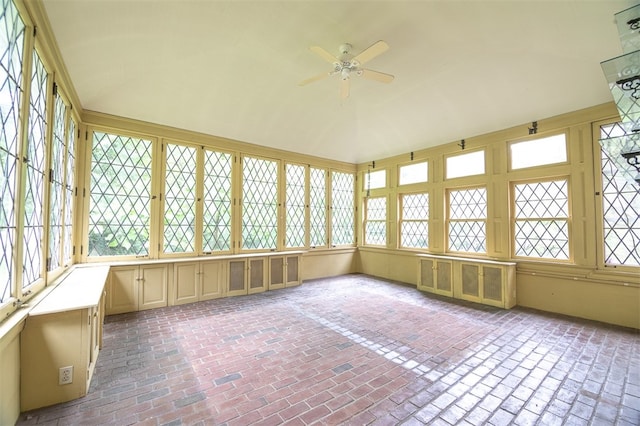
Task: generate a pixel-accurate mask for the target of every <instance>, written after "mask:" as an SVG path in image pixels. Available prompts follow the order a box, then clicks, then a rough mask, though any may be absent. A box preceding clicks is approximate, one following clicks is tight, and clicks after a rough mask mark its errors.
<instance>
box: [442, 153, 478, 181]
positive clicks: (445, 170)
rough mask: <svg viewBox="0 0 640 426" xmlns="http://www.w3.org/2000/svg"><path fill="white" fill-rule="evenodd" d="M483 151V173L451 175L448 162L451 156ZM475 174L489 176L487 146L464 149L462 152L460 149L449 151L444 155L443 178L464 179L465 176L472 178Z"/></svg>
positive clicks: (448, 179) (450, 179)
mask: <svg viewBox="0 0 640 426" xmlns="http://www.w3.org/2000/svg"><path fill="white" fill-rule="evenodd" d="M480 152H481V153H482V173H472V174H466V175H457V176H452V177H450V176H449V164H448V160H449V159H450V158H456V157H463V156H465V155H473V154H477V153H480ZM475 176H487V148H486V147H482V148H478V149H473V150H468V151H467V150H464V151H462V152H460V151H458V152H455V153H449V154H446V155H445V156H444V160H443V178H444V180H445V181H452V180H455V179H464V178H472V177H475Z"/></svg>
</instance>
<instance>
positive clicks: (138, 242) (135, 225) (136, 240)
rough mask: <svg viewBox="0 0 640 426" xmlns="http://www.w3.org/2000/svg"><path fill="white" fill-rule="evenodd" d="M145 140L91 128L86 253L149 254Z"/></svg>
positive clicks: (148, 163) (148, 167) (148, 150)
mask: <svg viewBox="0 0 640 426" xmlns="http://www.w3.org/2000/svg"><path fill="white" fill-rule="evenodd" d="M151 149H152V143H151V141H149V140H146V139H141V138H134V137H129V136H120V135H114V134H109V133H103V132H98V131H96V132H94V133H93V145H92V148H91V187H90V196H89V197H90V198H89V252H88V256H148V255H149V233H150V230H149V226H150V217H151V214H150V213H151V211H150V202H151Z"/></svg>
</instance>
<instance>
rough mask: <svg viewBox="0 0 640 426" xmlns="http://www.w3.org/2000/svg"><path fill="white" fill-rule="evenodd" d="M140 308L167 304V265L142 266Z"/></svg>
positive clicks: (139, 281) (139, 282) (151, 307)
mask: <svg viewBox="0 0 640 426" xmlns="http://www.w3.org/2000/svg"><path fill="white" fill-rule="evenodd" d="M139 274H140V275H139V278H138V291H139V296H138V300H139V303H138V309H139V310H144V309H153V308H161V307H163V306H167V299H168V298H167V265H146V266H140V272H139Z"/></svg>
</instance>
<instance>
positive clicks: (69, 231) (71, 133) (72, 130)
mask: <svg viewBox="0 0 640 426" xmlns="http://www.w3.org/2000/svg"><path fill="white" fill-rule="evenodd" d="M75 135H76V123H75V122H74V121H73V120H69V126H68V130H67V163H66V167H65V174H66V181H65V187H64V230H63V237H62V238H63V244H62V260H63V263H64V264H68V263H69V262H71V257H72V256H73V207H74V206H73V191H74V189H75V176H74V173H75V165H76V155H75V149H76V144H75V141H76V138H75Z"/></svg>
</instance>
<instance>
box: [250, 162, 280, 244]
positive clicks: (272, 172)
mask: <svg viewBox="0 0 640 426" xmlns="http://www.w3.org/2000/svg"><path fill="white" fill-rule="evenodd" d="M277 238H278V162H277V161H272V160H264V159H260V158H253V157H244V159H243V163H242V248H243V249H276V246H277Z"/></svg>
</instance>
